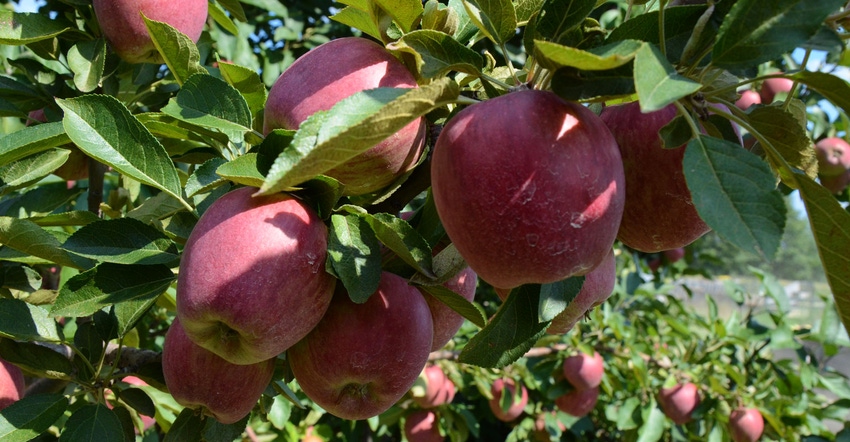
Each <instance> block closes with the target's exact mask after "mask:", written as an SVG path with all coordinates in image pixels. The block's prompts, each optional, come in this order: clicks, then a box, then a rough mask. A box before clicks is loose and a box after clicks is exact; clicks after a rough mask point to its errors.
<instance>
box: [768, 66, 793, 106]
mask: <svg viewBox="0 0 850 442" xmlns="http://www.w3.org/2000/svg"><path fill="white" fill-rule="evenodd" d="M780 73H781V72H780ZM792 86H794V81H793V80H791V79H790V78H768V79H767V80H764V81H763V82H762V84H761V89H760V90H759V94H760V95H761V102H762V103H764V104H770V103H773V100H774V98H776V96H777V95H779V94H781V93H787V92H790V91H791V87H792Z"/></svg>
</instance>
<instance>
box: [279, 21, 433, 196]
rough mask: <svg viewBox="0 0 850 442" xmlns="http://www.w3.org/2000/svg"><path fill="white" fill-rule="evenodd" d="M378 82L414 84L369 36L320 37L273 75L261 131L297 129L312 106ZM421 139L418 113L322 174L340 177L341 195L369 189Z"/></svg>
mask: <svg viewBox="0 0 850 442" xmlns="http://www.w3.org/2000/svg"><path fill="white" fill-rule="evenodd" d="M378 87H398V88H413V87H417V84H416V79H415V78H414V77H413V74H411V73H410V71H408V70H407V68H406V67H405V66H404V64H402V63H401V62H400V61H399V60H398V59H397V58H395V57H394V56H393V55H392V54H391V53H390V52H389V51H387V50H386V49H384V47H383V46H381V45H379V44H377V43H375V42H372V41H371V40H367V39H365V38H357V37H347V38H339V39H336V40H332V41H330V42H328V43H324V44H322V45H320V46H319V47H317V48H315V49H312V50H310V51H309V52H307V53H306V54H304V55H303V56H301V57H300V58H299V59H298V60H296V61H295V63H292V65H291V66H290V67H289V68H287V69H286V70H285V71H284V72H283V74H281V76H280V77H279V78H278V79H277V81H275V83H274V85H273V86H272V88H271V90H270V91H269V97H268V100H267V101H266V109H265V117H264V118H265V121H264V123H263V132H264V133H265V134H268V133H269V132H271V131H272V130H274V129H281V128H282V129H298V126H300V125H301V123H302V122H304V120H306V119H307V117H309V116H310V115H312V114H314V113H316V112H317V111H322V110H328V109H330V108H331V107H333V105H335V104H336V103H337V102H338V101H340V100H342V99H343V98H346V97H348V96H350V95H352V94H354V93H357V92H360V91H363V90H366V89H374V88H378ZM424 143H425V120H424V119H423V118H420V119H418V120H416V121H414V122H411V123H410V124H408V125H407V126H405V127H404V128H402V129H401V130H400V131H398V132H397V133H395V134H394V135H393V136H391V137H389V138H387V139H385V140H383V141H381V142H380V143H378V144H377V145H375V146H374V147H372V148H371V149H369V150H367V151H366V152H364V153H362V154H360V155H357V156H355V157H354V158H351V159H350V160H348V161H346V162H345V163H343V164H341V165H339V166H337V167H335V168H333V169H331V170H330V171H328V172H326V173H325V175H328V176H331V177H333V178H336V179H337V180H339V181H340V182H341V183H343V184H344V185H345V189H344V193H345V194H346V195H363V194H367V193H372V192H375V191H377V190H380V189H382V188H384V187H386V186H387V185H389V184H391V183H392V182H393V181H395V180H396V178H398V177H399V176H400V175H402V174H404V173H405V172H407V171H408V170H410V169H411V168H413V166H414V165H415V164H416V161H417V160H418V158H419V155H420V153H421V152H422V149H423V146H424Z"/></svg>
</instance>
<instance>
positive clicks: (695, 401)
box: [658, 382, 700, 425]
mask: <svg viewBox="0 0 850 442" xmlns="http://www.w3.org/2000/svg"><path fill="white" fill-rule="evenodd" d="M699 401H700V398H699V390H698V389H697V386H696V385H694V384H693V383H691V382H688V383H685V384H678V385H676V386H673V387H669V388H662V389H661V392H659V393H658V403H659V404H660V405H661V410H662V411H664V414H665V415H667V417H669V418H670V419H671V420H672V421H673V422H675V423H676V424H678V425H682V424H685V423H688V422H689V421H690V420H691V414H692V413H693V412H694V410H695V409H696V408H697V405H699Z"/></svg>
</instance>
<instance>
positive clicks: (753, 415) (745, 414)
mask: <svg viewBox="0 0 850 442" xmlns="http://www.w3.org/2000/svg"><path fill="white" fill-rule="evenodd" d="M729 432H730V434H731V436H732V440H733V441H734V442H756V441H757V440H759V438H761V435H762V433H764V417H763V416H762V415H761V412H760V411H759V410H758V409H757V408H738V409H736V410H735V411H733V412H732V414H731V415H729Z"/></svg>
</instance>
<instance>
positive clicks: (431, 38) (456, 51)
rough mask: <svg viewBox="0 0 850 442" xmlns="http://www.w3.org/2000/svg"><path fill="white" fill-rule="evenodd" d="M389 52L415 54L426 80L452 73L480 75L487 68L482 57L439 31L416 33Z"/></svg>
mask: <svg viewBox="0 0 850 442" xmlns="http://www.w3.org/2000/svg"><path fill="white" fill-rule="evenodd" d="M387 49H390V50H392V51H399V52H405V53H408V54H413V56H414V57H415V59H416V67H417V69H418V70H419V74H420V75H421V76H422V77H423V78H437V77H441V76H443V75H445V74H447V73H448V72H450V71H457V72H464V73H467V74H470V75H474V76H479V75H480V74H481V69H483V68H484V59H483V58H482V57H481V55H480V54H478V53H477V52H475V51H473V50H472V49H470V48H468V47H466V46H464V45H462V44H460V43H459V42H458V41H457V40H455V39H454V38H452V37H451V36H449V35H447V34H445V33H442V32H438V31H431V30H419V31H413V32H411V33H409V34H405V35H404V36H403V37H401V38H400V39H399V40H397V41H395V42H393V43H390V44H389V45H388V46H387Z"/></svg>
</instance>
